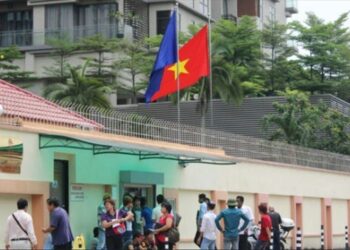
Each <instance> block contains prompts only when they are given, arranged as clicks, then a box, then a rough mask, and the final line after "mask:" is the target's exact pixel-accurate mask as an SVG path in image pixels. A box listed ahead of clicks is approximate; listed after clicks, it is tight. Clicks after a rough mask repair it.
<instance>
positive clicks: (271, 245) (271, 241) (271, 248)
mask: <svg viewBox="0 0 350 250" xmlns="http://www.w3.org/2000/svg"><path fill="white" fill-rule="evenodd" d="M270 250H273V229H271V238H270Z"/></svg>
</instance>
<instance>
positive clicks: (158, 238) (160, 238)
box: [156, 214, 174, 243]
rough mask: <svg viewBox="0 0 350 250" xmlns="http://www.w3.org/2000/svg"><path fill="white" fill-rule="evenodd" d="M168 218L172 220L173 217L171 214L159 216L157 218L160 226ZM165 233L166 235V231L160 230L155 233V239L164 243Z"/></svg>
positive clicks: (164, 223)
mask: <svg viewBox="0 0 350 250" xmlns="http://www.w3.org/2000/svg"><path fill="white" fill-rule="evenodd" d="M168 218H170V219H172V220H173V222H174V217H173V216H172V215H171V214H168V215H167V216H164V215H163V216H162V217H160V219H159V224H160V225H161V226H165V225H166V220H167V219H168ZM165 235H166V232H160V233H159V234H156V240H157V242H161V243H164V242H165Z"/></svg>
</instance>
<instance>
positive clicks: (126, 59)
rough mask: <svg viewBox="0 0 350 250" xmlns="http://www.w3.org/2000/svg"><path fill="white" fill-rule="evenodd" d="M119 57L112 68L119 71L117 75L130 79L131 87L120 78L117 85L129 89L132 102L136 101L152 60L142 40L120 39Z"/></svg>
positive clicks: (143, 86)
mask: <svg viewBox="0 0 350 250" xmlns="http://www.w3.org/2000/svg"><path fill="white" fill-rule="evenodd" d="M119 49H120V50H119V51H120V52H121V55H120V57H119V58H118V59H117V60H116V61H115V62H114V68H115V69H116V70H117V71H119V75H121V76H124V77H126V78H128V79H130V80H131V88H130V87H129V85H128V83H126V81H125V80H124V81H123V80H122V79H120V78H119V79H120V80H119V82H118V85H119V87H120V86H122V87H123V88H125V89H130V90H131V92H132V103H137V96H138V93H139V91H141V90H144V89H145V88H146V86H147V84H145V82H146V81H147V76H149V74H150V72H151V70H152V65H153V60H152V56H150V54H149V51H148V50H147V49H146V47H145V44H144V42H143V41H134V42H132V43H131V42H130V41H126V40H124V41H122V42H121V44H120V47H119Z"/></svg>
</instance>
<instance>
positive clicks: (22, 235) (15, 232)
mask: <svg viewBox="0 0 350 250" xmlns="http://www.w3.org/2000/svg"><path fill="white" fill-rule="evenodd" d="M17 208H18V210H17V211H16V212H14V213H13V214H11V215H10V216H9V217H8V219H7V224H6V229H5V246H6V249H7V250H9V249H32V248H33V249H36V247H37V239H36V237H35V233H34V227H33V220H32V217H31V216H30V214H28V213H27V208H28V201H27V200H25V199H19V200H18V201H17ZM16 220H17V221H16Z"/></svg>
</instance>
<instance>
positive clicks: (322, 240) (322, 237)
mask: <svg viewBox="0 0 350 250" xmlns="http://www.w3.org/2000/svg"><path fill="white" fill-rule="evenodd" d="M321 249H322V250H323V249H324V226H323V225H321Z"/></svg>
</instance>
